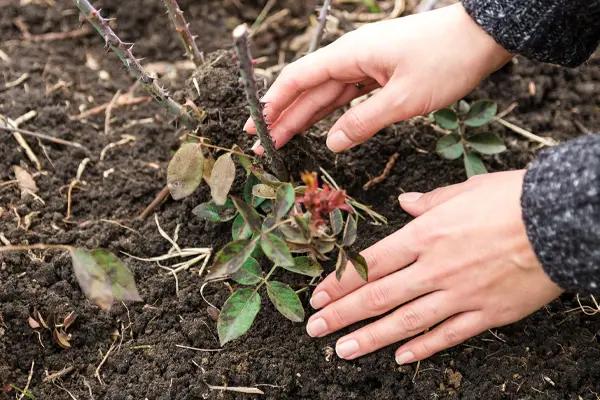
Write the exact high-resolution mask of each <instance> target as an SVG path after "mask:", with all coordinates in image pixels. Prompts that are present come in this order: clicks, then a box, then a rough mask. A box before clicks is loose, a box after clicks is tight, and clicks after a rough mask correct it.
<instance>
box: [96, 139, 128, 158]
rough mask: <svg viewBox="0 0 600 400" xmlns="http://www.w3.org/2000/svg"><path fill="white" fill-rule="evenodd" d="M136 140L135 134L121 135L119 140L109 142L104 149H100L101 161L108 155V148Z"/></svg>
mask: <svg viewBox="0 0 600 400" xmlns="http://www.w3.org/2000/svg"><path fill="white" fill-rule="evenodd" d="M135 141H136V137H135V136H133V135H121V140H119V141H117V142H112V143H109V144H107V145H106V146H104V148H103V149H102V151H100V161H104V158H105V157H106V152H107V151H108V150H110V149H112V148H113V147H117V146H122V145H124V144H127V143H129V142H135Z"/></svg>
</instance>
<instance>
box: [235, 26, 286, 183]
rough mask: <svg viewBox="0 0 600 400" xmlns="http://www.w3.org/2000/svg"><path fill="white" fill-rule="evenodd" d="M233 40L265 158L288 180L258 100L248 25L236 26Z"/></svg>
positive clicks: (279, 174) (280, 175)
mask: <svg viewBox="0 0 600 400" xmlns="http://www.w3.org/2000/svg"><path fill="white" fill-rule="evenodd" d="M233 40H234V43H235V49H236V52H237V56H238V60H239V63H240V72H241V75H242V81H243V83H244V90H245V91H246V99H247V100H248V108H249V109H250V115H251V116H252V119H253V120H254V125H255V126H256V132H257V134H258V137H259V139H260V142H261V144H262V146H263V148H264V149H265V159H266V161H267V164H268V165H269V167H270V168H271V170H272V171H273V172H274V173H275V175H276V176H277V177H278V178H279V179H280V180H282V181H287V180H288V177H289V174H288V171H287V168H286V167H285V164H284V162H283V158H282V157H281V154H279V153H277V151H276V150H275V146H274V145H273V140H272V139H271V135H269V130H268V128H267V124H266V122H265V119H264V116H263V111H262V106H261V104H260V102H259V100H258V94H257V92H258V89H257V86H256V80H255V79H254V66H253V65H252V56H251V54H250V47H249V43H248V25H246V24H243V25H239V26H238V27H237V28H235V29H234V31H233Z"/></svg>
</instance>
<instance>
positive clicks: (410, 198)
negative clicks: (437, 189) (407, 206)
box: [398, 192, 423, 203]
mask: <svg viewBox="0 0 600 400" xmlns="http://www.w3.org/2000/svg"><path fill="white" fill-rule="evenodd" d="M421 196H423V193H418V192H409V193H402V194H401V195H400V196H398V201H399V202H400V203H413V202H415V201H417V200H419V199H420V198H421Z"/></svg>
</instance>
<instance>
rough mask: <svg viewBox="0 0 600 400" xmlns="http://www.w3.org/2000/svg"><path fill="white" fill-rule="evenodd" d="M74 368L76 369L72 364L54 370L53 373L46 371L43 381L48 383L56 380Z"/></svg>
mask: <svg viewBox="0 0 600 400" xmlns="http://www.w3.org/2000/svg"><path fill="white" fill-rule="evenodd" d="M73 369H74V367H73V366H72V365H71V366H68V367H65V368H63V369H61V370H60V371H58V372H54V373H52V374H48V373H47V372H46V377H45V378H44V379H43V380H42V382H44V383H46V382H54V381H55V380H57V379H59V378H61V377H63V376H65V375H67V374H69V373H71V372H72V371H73Z"/></svg>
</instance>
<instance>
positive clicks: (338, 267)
mask: <svg viewBox="0 0 600 400" xmlns="http://www.w3.org/2000/svg"><path fill="white" fill-rule="evenodd" d="M346 265H348V255H347V254H346V251H345V250H344V249H343V248H340V252H339V253H338V257H337V261H336V263H335V277H336V279H337V280H338V281H340V280H341V279H342V275H344V271H345V270H346Z"/></svg>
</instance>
